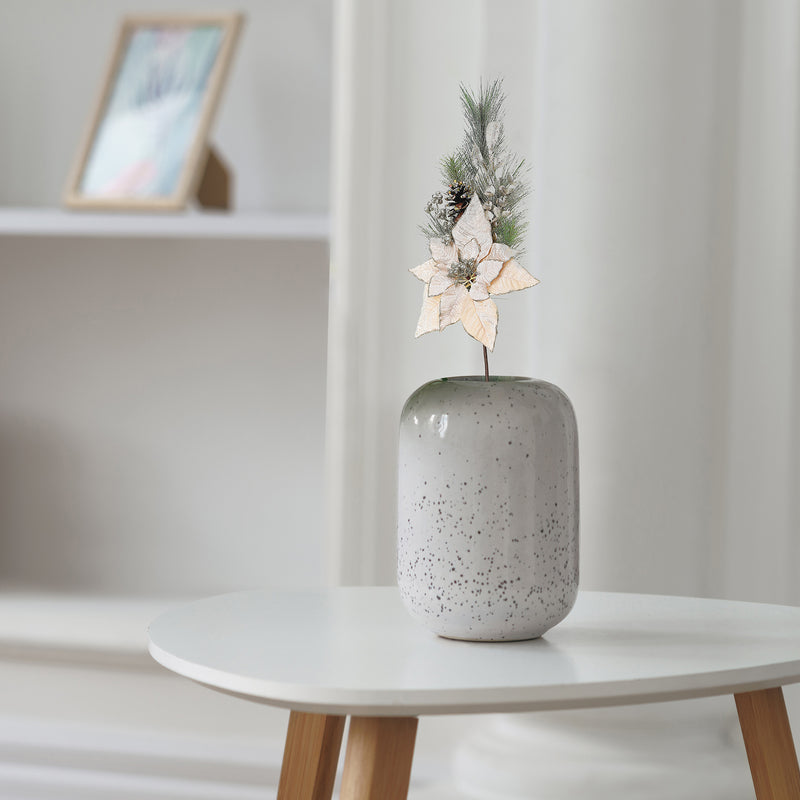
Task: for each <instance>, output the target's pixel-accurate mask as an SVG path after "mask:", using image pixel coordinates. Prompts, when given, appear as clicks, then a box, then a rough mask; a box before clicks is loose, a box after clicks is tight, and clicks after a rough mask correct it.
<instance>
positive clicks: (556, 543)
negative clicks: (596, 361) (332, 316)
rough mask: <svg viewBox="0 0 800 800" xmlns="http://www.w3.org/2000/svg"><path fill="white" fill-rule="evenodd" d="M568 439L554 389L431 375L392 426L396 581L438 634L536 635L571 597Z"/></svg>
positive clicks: (573, 478) (573, 545) (573, 505)
mask: <svg viewBox="0 0 800 800" xmlns="http://www.w3.org/2000/svg"><path fill="white" fill-rule="evenodd" d="M578 529H579V507H578V435H577V426H576V422H575V414H574V412H573V409H572V404H571V403H570V401H569V399H568V398H567V396H566V395H565V394H564V392H562V391H561V390H560V389H559V388H558V387H556V386H554V385H553V384H550V383H546V382H545V381H537V380H532V379H530V378H505V377H493V378H491V379H490V380H489V381H486V380H485V379H484V378H483V377H482V376H481V377H472V376H470V377H462V378H442V379H440V380H436V381H431V382H430V383H426V384H425V385H424V386H422V387H420V388H419V389H418V390H417V391H416V392H414V394H412V395H411V397H409V399H408V401H407V402H406V404H405V407H404V408H403V413H402V416H401V422H400V448H399V484H398V542H397V580H398V586H399V588H400V594H401V596H402V598H403V602H404V603H405V605H406V607H407V609H408V610H409V612H410V613H411V615H412V616H413V617H416V618H417V619H418V620H419V621H420V622H422V623H423V624H424V625H425V626H426V627H428V628H429V629H430V630H432V631H434V632H435V633H437V634H439V635H440V636H445V637H448V638H454V639H466V640H471V641H514V640H519V639H532V638H536V637H538V636H541V635H542V634H543V633H544V632H545V631H546V630H548V629H549V628H552V627H553V626H554V625H556V624H557V623H558V622H560V621H561V620H562V619H564V617H565V616H566V615H567V614H568V613H569V611H570V609H571V608H572V605H573V604H574V602H575V598H576V595H577V591H578Z"/></svg>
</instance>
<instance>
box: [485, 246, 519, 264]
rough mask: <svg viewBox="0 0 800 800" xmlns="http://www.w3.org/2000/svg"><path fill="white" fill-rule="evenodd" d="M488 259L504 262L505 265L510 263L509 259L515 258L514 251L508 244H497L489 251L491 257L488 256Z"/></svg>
mask: <svg viewBox="0 0 800 800" xmlns="http://www.w3.org/2000/svg"><path fill="white" fill-rule="evenodd" d="M486 258H487V259H492V261H502V262H503V263H504V264H505V262H506V261H508V259H509V258H514V250H513V248H511V247H509V246H508V245H507V244H500V242H495V243H494V244H493V245H492V249H491V250H490V251H489V255H488V256H486Z"/></svg>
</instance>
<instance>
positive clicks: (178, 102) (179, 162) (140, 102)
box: [64, 14, 243, 211]
mask: <svg viewBox="0 0 800 800" xmlns="http://www.w3.org/2000/svg"><path fill="white" fill-rule="evenodd" d="M242 21H243V17H242V15H241V14H186V15H171V16H154V15H148V16H130V17H125V18H124V19H123V21H122V24H121V26H120V29H119V32H118V35H117V40H116V44H115V46H114V52H113V55H112V58H111V61H110V63H109V67H108V70H107V72H106V76H105V80H104V81H103V86H102V90H101V92H100V96H99V98H98V100H97V103H96V105H95V108H94V112H93V114H92V116H91V119H90V121H89V125H88V128H87V130H86V133H85V135H84V137H83V141H82V143H81V146H80V149H79V151H78V156H77V158H76V159H75V163H74V165H73V168H72V170H71V173H70V176H69V180H68V182H67V186H66V189H65V192H64V202H65V204H66V205H67V206H69V207H71V208H84V209H116V210H121V211H124V210H141V211H145V210H179V209H183V208H185V207H186V205H187V202H188V201H189V199H190V198H192V197H194V196H196V197H197V199H198V201H199V203H200V205H202V206H205V207H212V208H228V207H229V206H230V185H229V184H230V176H229V174H228V171H227V169H226V168H225V166H224V164H223V162H222V161H221V159H220V158H219V156H218V155H217V153H216V152H215V151H214V150H213V149H212V148H211V147H210V145H209V143H208V134H209V129H210V126H211V123H212V121H213V118H214V114H215V112H216V110H217V107H218V105H219V99H220V95H221V93H222V88H223V85H224V83H225V79H226V77H227V74H228V71H229V67H230V63H231V58H232V55H233V51H234V47H235V45H236V41H237V39H238V35H239V31H240V29H241V26H242Z"/></svg>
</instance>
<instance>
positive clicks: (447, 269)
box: [410, 80, 539, 380]
mask: <svg viewBox="0 0 800 800" xmlns="http://www.w3.org/2000/svg"><path fill="white" fill-rule="evenodd" d="M504 100H505V95H504V94H503V92H502V81H500V80H496V81H494V82H493V83H490V84H489V85H488V86H484V85H483V83H481V86H480V90H479V92H478V95H477V97H476V96H475V95H474V94H473V93H471V92H470V91H469V90H468V89H466V88H465V87H464V86H462V87H461V103H462V106H463V109H464V118H465V121H466V132H465V135H464V140H463V142H462V143H461V146H460V147H459V148H458V149H457V150H456V151H455V153H453V154H452V155H450V156H447V157H446V158H443V159H442V162H441V167H442V178H443V181H444V186H445V188H444V191H439V192H436V193H435V194H434V195H433V197H431V200H430V202H429V203H428V205H427V206H426V208H425V211H426V213H427V215H428V224H427V226H425V227H424V228H423V229H422V230H423V233H424V234H425V236H426V237H427V239H428V246H429V248H430V252H431V258H430V259H429V260H428V261H426V262H425V263H424V264H420V265H419V266H418V267H414V268H413V269H412V270H410V271H411V272H412V273H413V274H414V275H415V276H416V277H417V278H419V279H420V280H421V281H422V282H423V283H424V284H425V290H424V295H423V301H422V313H421V314H420V317H419V322H418V323H417V330H416V336H418V337H419V336H422V334H424V333H430V332H431V331H441V330H444V329H445V328H446V327H447V326H448V325H452V324H453V323H455V322H459V321H460V322H461V324H462V325H463V327H464V330H465V331H466V332H467V333H468V334H469V335H470V336H472V337H473V338H474V339H477V341H479V342H480V343H481V344H482V345H483V362H484V368H485V372H486V380H489V361H488V354H487V349H488V350H494V342H495V337H496V336H497V306H496V305H495V302H494V300H492V296H493V295H499V294H508V292H515V291H517V290H519V289H527V288H528V287H529V286H535V285H536V284H537V283H539V281H538V280H537V279H536V278H534V277H533V276H532V275H531V274H530V273H529V272H528V271H527V270H525V269H524V268H523V267H522V266H520V264H519V263H518V262H517V261H516V260H515V258H514V256H515V255H518V254H519V253H520V252H521V247H522V240H523V237H524V234H525V228H526V223H525V221H524V212H523V209H522V205H521V203H522V201H523V200H524V198H525V197H526V195H527V193H528V189H527V187H526V186H525V184H524V182H523V181H522V173H523V164H524V162H523V160H522V159H520V158H518V157H517V156H515V155H513V154H511V153H509V152H508V150H507V147H506V142H505V135H504V131H503V122H502V110H503V102H504Z"/></svg>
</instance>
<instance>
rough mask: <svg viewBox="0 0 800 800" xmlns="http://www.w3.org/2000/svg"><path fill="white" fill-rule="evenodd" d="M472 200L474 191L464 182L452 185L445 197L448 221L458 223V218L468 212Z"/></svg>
mask: <svg viewBox="0 0 800 800" xmlns="http://www.w3.org/2000/svg"><path fill="white" fill-rule="evenodd" d="M471 198H472V189H471V188H470V187H469V186H467V184H466V183H464V181H456V182H455V183H451V184H450V188H449V189H448V190H447V192H446V193H445V196H444V207H445V209H446V211H447V217H448V219H450V220H451V221H452V222H453V223H456V222H458V218H459V217H460V216H461V215H462V214H463V213H464V212H465V211H466V210H467V206H468V205H469V201H470V199H471Z"/></svg>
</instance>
